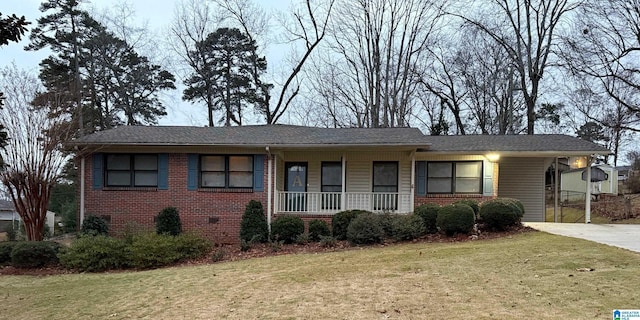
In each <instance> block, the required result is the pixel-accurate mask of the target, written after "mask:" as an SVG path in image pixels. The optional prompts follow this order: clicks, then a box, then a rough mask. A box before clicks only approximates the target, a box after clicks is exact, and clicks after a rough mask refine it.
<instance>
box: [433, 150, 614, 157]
mask: <svg viewBox="0 0 640 320" xmlns="http://www.w3.org/2000/svg"><path fill="white" fill-rule="evenodd" d="M424 153H426V154H439V155H447V154H451V155H462V154H487V153H497V154H499V155H500V156H503V157H563V156H565V157H566V156H576V157H583V156H589V155H609V154H611V152H610V151H608V150H607V151H602V150H592V151H575V150H568V151H561V150H558V151H500V150H473V151H436V150H429V151H426V152H424Z"/></svg>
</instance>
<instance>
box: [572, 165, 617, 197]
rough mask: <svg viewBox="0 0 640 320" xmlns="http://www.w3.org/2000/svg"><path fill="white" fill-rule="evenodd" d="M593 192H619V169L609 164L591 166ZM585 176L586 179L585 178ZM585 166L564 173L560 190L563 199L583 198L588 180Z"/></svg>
mask: <svg viewBox="0 0 640 320" xmlns="http://www.w3.org/2000/svg"><path fill="white" fill-rule="evenodd" d="M591 177H592V178H591V183H590V184H591V194H593V195H596V196H598V195H600V194H612V195H617V194H618V170H617V169H616V168H614V167H612V166H610V165H608V164H597V165H593V166H591ZM583 178H584V179H583ZM585 179H586V173H585V168H575V169H571V170H568V171H565V172H563V173H562V177H561V179H560V191H561V192H562V200H569V201H575V200H583V199H584V198H585V193H586V187H587V181H586V180H585Z"/></svg>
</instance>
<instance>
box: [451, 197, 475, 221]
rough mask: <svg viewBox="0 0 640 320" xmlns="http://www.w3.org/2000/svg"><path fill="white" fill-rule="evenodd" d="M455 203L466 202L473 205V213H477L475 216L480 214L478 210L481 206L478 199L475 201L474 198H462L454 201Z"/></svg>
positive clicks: (470, 205)
mask: <svg viewBox="0 0 640 320" xmlns="http://www.w3.org/2000/svg"><path fill="white" fill-rule="evenodd" d="M454 203H455V204H466V205H468V206H469V207H471V209H473V214H475V216H476V217H477V216H478V212H479V210H480V206H479V205H478V201H475V200H473V199H462V200H458V201H456V202H454Z"/></svg>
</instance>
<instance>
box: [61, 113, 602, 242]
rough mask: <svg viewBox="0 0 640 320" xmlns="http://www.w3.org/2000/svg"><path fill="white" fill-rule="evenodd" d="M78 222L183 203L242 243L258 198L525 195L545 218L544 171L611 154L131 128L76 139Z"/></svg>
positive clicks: (552, 143)
mask: <svg viewBox="0 0 640 320" xmlns="http://www.w3.org/2000/svg"><path fill="white" fill-rule="evenodd" d="M72 146H73V147H75V148H76V150H77V151H78V152H77V163H78V165H79V168H80V189H81V190H80V197H79V201H80V204H79V216H80V219H81V220H80V221H82V219H83V218H84V217H85V216H86V215H88V214H93V215H98V216H103V217H105V218H106V219H107V220H108V221H109V222H110V225H111V230H112V231H113V232H114V233H118V232H121V231H122V230H123V229H124V227H125V225H126V224H127V223H130V222H135V223H138V224H141V225H146V226H152V225H153V223H154V217H155V216H156V215H157V214H158V212H160V211H161V210H162V209H163V208H165V207H168V206H173V207H176V208H178V210H179V212H180V216H181V219H182V223H183V228H184V229H185V230H191V231H197V232H200V233H202V234H204V235H205V236H207V237H209V238H210V239H212V240H214V241H216V242H218V243H236V242H238V241H239V236H238V235H239V226H240V220H241V216H242V213H243V212H244V208H245V206H246V204H247V203H248V202H249V201H250V200H259V201H261V202H262V203H263V205H264V207H265V214H266V215H267V220H268V221H272V220H273V219H274V217H277V216H279V215H283V214H294V215H298V216H301V217H302V218H303V219H304V220H307V221H308V220H310V219H313V218H322V219H326V220H328V221H329V220H330V218H331V216H332V215H333V214H335V213H336V212H339V211H342V210H349V209H364V210H370V211H374V212H383V211H389V212H396V213H408V212H411V211H413V209H414V208H415V207H416V206H418V205H420V204H424V203H429V202H434V203H439V204H447V203H451V202H454V201H457V200H459V199H464V198H474V199H475V200H478V201H483V200H486V199H491V198H495V197H498V196H499V197H512V198H517V199H520V200H521V201H522V202H523V204H524V206H525V209H526V214H525V216H524V220H525V221H544V212H545V197H544V183H545V170H546V169H547V168H548V167H549V165H550V164H551V163H552V162H553V161H554V160H556V159H557V158H558V157H586V159H590V157H591V156H592V155H596V154H608V153H609V150H607V149H605V148H603V147H601V146H599V145H597V144H594V143H591V142H587V141H583V140H580V139H578V138H575V137H570V136H565V135H511V136H490V135H467V136H425V135H424V134H422V132H420V130H418V129H415V128H380V129H369V128H339V129H335V128H312V127H303V126H292V125H256V126H242V127H179V126H123V127H119V128H116V129H112V130H107V131H102V132H97V133H94V134H91V135H88V136H85V137H83V138H81V139H78V140H76V141H74V142H73V144H72Z"/></svg>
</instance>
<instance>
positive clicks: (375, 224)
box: [347, 212, 384, 245]
mask: <svg viewBox="0 0 640 320" xmlns="http://www.w3.org/2000/svg"><path fill="white" fill-rule="evenodd" d="M383 238H384V230H383V229H382V226H381V225H380V219H379V217H377V216H376V215H375V214H373V213H370V212H369V213H362V214H358V215H357V216H356V217H355V218H354V219H353V220H352V221H351V223H349V227H347V240H349V242H350V243H351V244H353V245H358V244H373V243H380V242H382V239H383Z"/></svg>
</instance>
